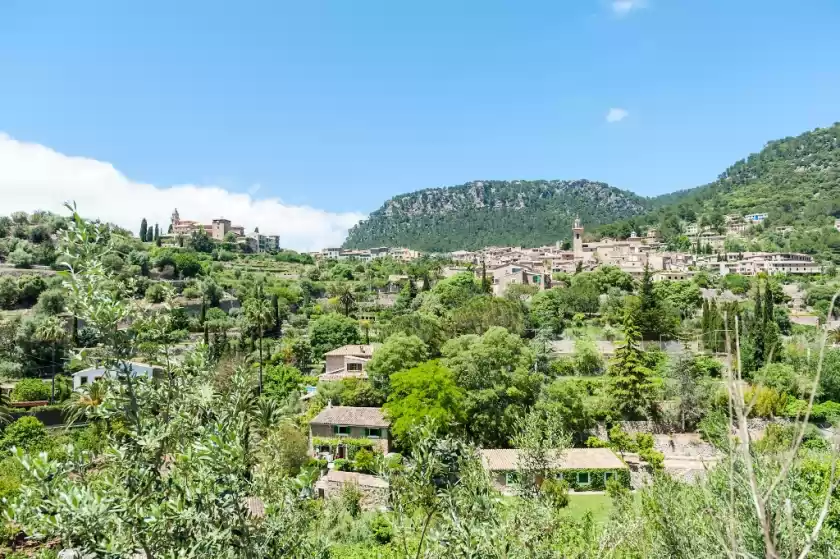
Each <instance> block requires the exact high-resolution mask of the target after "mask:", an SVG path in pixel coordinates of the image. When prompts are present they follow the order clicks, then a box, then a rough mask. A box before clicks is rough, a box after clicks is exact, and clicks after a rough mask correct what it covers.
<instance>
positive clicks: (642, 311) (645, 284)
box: [634, 265, 679, 340]
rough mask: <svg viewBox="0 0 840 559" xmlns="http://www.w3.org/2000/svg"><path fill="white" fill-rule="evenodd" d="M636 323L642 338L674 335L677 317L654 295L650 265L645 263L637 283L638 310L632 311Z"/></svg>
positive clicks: (653, 338)
mask: <svg viewBox="0 0 840 559" xmlns="http://www.w3.org/2000/svg"><path fill="white" fill-rule="evenodd" d="M634 313H635V314H636V317H635V319H634V323H635V324H636V325H637V327H638V329H639V332H640V334H641V339H643V340H660V339H666V340H670V339H673V338H674V337H676V333H677V328H678V326H679V318H678V317H676V316H674V315H673V314H672V313H671V312H669V309H668V308H667V307H666V305H665V304H664V301H662V300H661V299H659V298H658V297H657V296H656V293H655V291H654V286H653V275H652V274H651V272H650V267H649V266H647V265H645V270H644V273H643V275H642V279H641V281H640V283H639V303H638V310H636V311H634Z"/></svg>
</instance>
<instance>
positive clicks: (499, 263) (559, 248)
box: [313, 213, 840, 295]
mask: <svg viewBox="0 0 840 559" xmlns="http://www.w3.org/2000/svg"><path fill="white" fill-rule="evenodd" d="M766 219H767V214H766V213H755V214H748V215H744V216H727V217H726V222H725V229H724V231H725V233H726V234H719V233H718V232H717V231H716V230H713V229H712V228H711V227H709V226H704V227H700V225H698V224H696V223H692V224H687V225H686V230H685V232H686V234H687V235H691V236H693V238H694V240H693V242H692V246H695V245H696V246H699V247H703V248H704V249H705V252H706V253H707V254H695V253H693V252H685V251H674V250H668V247H667V246H666V244H665V243H663V242H662V241H661V239H660V237H659V232H658V231H657V230H656V229H650V230H648V231H647V232H646V233H645V235H643V236H639V235H637V234H636V232H632V233H631V234H630V236H629V237H628V238H626V239H614V238H609V237H605V238H602V239H600V240H597V241H585V240H584V227H583V224H582V222H581V221H580V219H575V221H574V225H573V226H572V242H571V244H570V245H568V244H567V245H566V246H564V245H563V244H562V243H560V242H559V241H558V242H557V243H556V244H555V245H549V246H542V247H536V248H523V247H486V248H484V249H481V250H476V251H466V250H458V251H455V252H452V253H450V254H449V255H448V256H449V257H450V258H452V260H453V261H454V262H455V263H456V264H460V265H462V266H464V267H465V268H470V269H472V270H474V271H475V273H476V275H482V274H486V276H487V277H488V278H489V279H490V281H491V283H492V288H493V293H494V294H496V295H501V294H503V293H504V292H505V290H506V289H507V287H508V286H509V285H512V284H531V285H535V286H538V287H539V288H540V289H548V288H550V287H551V277H552V274H556V273H559V272H563V273H568V274H572V273H575V272H577V271H580V270H594V269H595V268H597V267H598V266H602V265H609V266H616V267H618V268H619V269H620V270H622V271H623V272H626V273H628V274H630V275H632V276H634V277H641V275H642V274H643V273H644V270H645V267H648V268H649V269H650V270H651V271H652V272H653V278H654V280H655V281H662V280H683V279H689V278H691V277H692V276H693V275H694V274H695V273H696V271H698V270H713V271H716V272H718V273H720V274H722V275H725V274H741V275H746V276H754V275H757V274H759V273H767V274H781V273H785V274H802V275H806V274H818V273H820V272H821V271H822V268H821V266H820V264H819V263H817V262H815V261H814V259H813V258H812V257H811V256H809V255H807V254H800V253H793V252H785V253H773V252H726V250H725V249H726V247H725V241H726V239H727V238H731V237H733V236H738V237H739V236H741V235H742V234H743V233H744V232H745V231H746V230H747V229H748V228H749V227H752V226H755V225H757V224H761V223H763V222H764V221H765V220H766ZM838 221H840V220H838ZM838 226H840V223H838ZM697 252H701V251H697ZM313 256H316V257H317V258H331V259H337V260H345V259H359V260H362V261H367V260H371V259H373V258H379V257H384V256H391V257H394V258H398V259H400V260H404V261H410V260H413V259H415V258H417V257H419V256H420V254H419V253H418V252H417V251H413V250H410V249H406V248H396V249H394V248H387V247H381V248H373V249H368V250H345V249H340V248H326V249H324V250H322V251H320V252H317V253H313Z"/></svg>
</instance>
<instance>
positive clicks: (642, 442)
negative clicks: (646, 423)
mask: <svg viewBox="0 0 840 559" xmlns="http://www.w3.org/2000/svg"><path fill="white" fill-rule="evenodd" d="M636 447H637V448H638V449H639V452H642V451H643V450H652V449H653V435H651V434H650V433H636Z"/></svg>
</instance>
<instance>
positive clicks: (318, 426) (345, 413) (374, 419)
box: [309, 406, 391, 458]
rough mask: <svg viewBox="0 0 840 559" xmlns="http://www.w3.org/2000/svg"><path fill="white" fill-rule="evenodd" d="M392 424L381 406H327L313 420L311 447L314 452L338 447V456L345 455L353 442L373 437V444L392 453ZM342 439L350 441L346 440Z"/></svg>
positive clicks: (331, 450)
mask: <svg viewBox="0 0 840 559" xmlns="http://www.w3.org/2000/svg"><path fill="white" fill-rule="evenodd" d="M390 426H391V424H390V423H389V422H388V420H387V419H385V416H384V415H383V414H382V410H381V409H379V408H361V407H350V406H327V407H326V408H324V409H323V410H321V413H319V414H318V415H316V416H315V417H314V418H313V419H312V421H310V422H309V442H310V447H311V450H312V452H314V453H317V452H319V451H323V452H330V453H332V452H333V449H335V456H334V457H335V458H344V457H345V454H346V451H347V449H346V447H347V446H348V444H349V443H351V442H353V441H359V440H363V441H370V442H371V443H372V444H371V445H370V446H371V447H372V448H374V449H376V450H379V451H380V452H382V453H388V452H389V450H390V432H389V427H390ZM342 440H346V441H347V444H342ZM319 447H324V448H319Z"/></svg>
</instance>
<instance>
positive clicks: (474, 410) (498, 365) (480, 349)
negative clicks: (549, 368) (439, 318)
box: [441, 327, 543, 448]
mask: <svg viewBox="0 0 840 559" xmlns="http://www.w3.org/2000/svg"><path fill="white" fill-rule="evenodd" d="M441 353H442V356H443V358H442V359H441V362H442V364H443V365H444V366H446V367H447V368H449V369H450V370H451V371H452V372H453V374H454V375H455V382H456V383H457V384H458V386H459V387H460V388H461V389H462V390H464V392H465V395H466V396H465V400H464V408H465V416H466V423H465V428H466V432H467V436H468V438H469V439H470V440H471V441H472V442H474V443H475V444H478V445H480V446H483V447H485V448H504V447H506V446H507V445H509V444H510V437H511V436H512V435H513V433H514V432H515V428H516V421H517V418H518V417H520V416H522V415H523V414H524V413H525V412H526V411H527V409H529V408H530V407H531V406H532V405H533V404H534V402H535V401H536V399H537V395H538V393H539V389H540V386H541V384H542V380H543V375H542V374H539V373H536V372H534V371H533V365H534V354H533V351H532V350H531V349H530V348H529V347H528V345H527V344H526V343H525V342H524V341H523V340H522V338H520V337H519V336H517V335H515V334H511V333H509V332H508V331H507V330H505V329H504V328H499V327H494V328H491V329H490V330H488V331H487V332H486V333H485V334H484V335H483V336H476V335H474V334H468V335H465V336H460V337H458V338H454V339H452V340H449V341H448V342H446V344H444V346H443V349H442V351H441Z"/></svg>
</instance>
